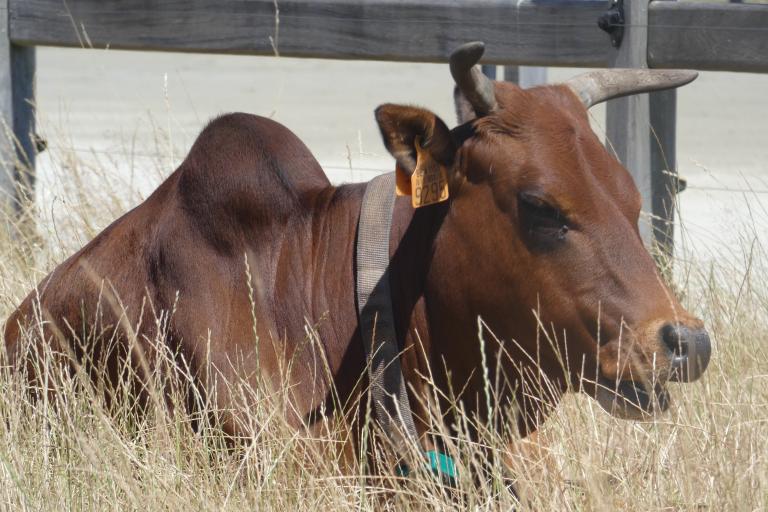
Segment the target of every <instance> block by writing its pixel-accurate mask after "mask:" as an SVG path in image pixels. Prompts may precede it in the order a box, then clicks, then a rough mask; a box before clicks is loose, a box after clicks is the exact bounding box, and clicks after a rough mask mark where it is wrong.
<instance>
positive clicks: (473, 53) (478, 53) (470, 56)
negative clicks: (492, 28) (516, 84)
mask: <svg viewBox="0 0 768 512" xmlns="http://www.w3.org/2000/svg"><path fill="white" fill-rule="evenodd" d="M484 51H485V44H484V43H482V42H480V41H474V42H471V43H466V44H463V45H461V46H459V47H458V48H456V49H455V50H454V51H453V53H451V60H450V66H451V75H453V79H454V81H455V82H456V86H457V87H458V88H459V90H460V91H461V93H462V94H463V95H464V97H465V98H467V101H469V103H470V105H472V108H473V109H474V110H475V114H476V115H478V116H483V115H485V114H488V113H489V112H492V111H493V110H495V109H496V106H497V104H496V95H495V94H494V92H493V82H491V80H490V79H488V77H487V76H485V75H484V74H483V72H482V71H481V70H480V67H479V66H476V65H475V64H477V63H478V62H479V61H480V57H482V56H483V52H484Z"/></svg>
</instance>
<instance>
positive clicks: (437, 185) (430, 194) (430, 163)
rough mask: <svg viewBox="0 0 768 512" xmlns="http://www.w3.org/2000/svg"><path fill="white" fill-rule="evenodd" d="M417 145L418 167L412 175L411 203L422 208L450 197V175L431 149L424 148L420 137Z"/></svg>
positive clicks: (416, 141)
mask: <svg viewBox="0 0 768 512" xmlns="http://www.w3.org/2000/svg"><path fill="white" fill-rule="evenodd" d="M414 145H415V146H416V169H415V170H414V171H413V174H412V175H411V192H412V195H411V204H412V205H413V207H414V208H421V207H422V206H428V205H430V204H434V203H440V202H442V201H445V200H447V199H448V176H447V173H446V170H445V167H443V166H442V165H440V164H439V163H438V162H436V161H435V160H434V159H433V158H432V155H431V154H430V153H429V151H426V150H424V149H422V147H421V144H420V141H419V139H418V138H417V139H416V140H415V141H414Z"/></svg>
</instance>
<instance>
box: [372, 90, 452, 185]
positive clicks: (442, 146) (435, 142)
mask: <svg viewBox="0 0 768 512" xmlns="http://www.w3.org/2000/svg"><path fill="white" fill-rule="evenodd" d="M376 121H377V122H378V123H379V129H380V130H381V136H382V138H383V139H384V145H385V146H386V148H387V150H388V151H389V152H390V153H391V154H392V156H393V157H395V160H397V163H398V165H399V166H400V168H401V169H402V170H403V171H405V172H406V173H407V174H408V175H411V174H413V171H414V170H415V169H416V161H417V148H416V146H417V144H418V145H419V147H420V150H421V151H427V152H428V153H429V156H430V157H431V158H432V159H433V160H435V161H436V162H437V163H439V164H440V165H442V166H443V167H445V168H447V169H450V168H451V166H452V165H453V159H454V156H455V155H456V149H457V148H456V144H455V143H454V141H453V138H452V137H451V132H450V130H449V129H448V127H447V126H446V125H445V123H444V122H443V121H442V120H441V119H440V118H439V117H437V115H435V114H434V113H432V112H430V111H429V110H426V109H423V108H417V107H408V106H403V105H392V104H385V105H381V106H380V107H379V108H377V109H376Z"/></svg>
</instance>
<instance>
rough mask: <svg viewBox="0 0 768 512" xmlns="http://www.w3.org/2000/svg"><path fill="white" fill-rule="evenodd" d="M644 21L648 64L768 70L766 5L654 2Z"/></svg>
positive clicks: (710, 68) (755, 70) (767, 11)
mask: <svg viewBox="0 0 768 512" xmlns="http://www.w3.org/2000/svg"><path fill="white" fill-rule="evenodd" d="M648 22H649V25H650V26H649V27H648V65H649V66H650V67H654V68H690V69H700V70H717V71H750V72H768V6H765V5H755V4H752V5H750V4H703V3H687V2H686V3H680V2H665V1H657V2H652V3H651V4H650V9H649V13H648Z"/></svg>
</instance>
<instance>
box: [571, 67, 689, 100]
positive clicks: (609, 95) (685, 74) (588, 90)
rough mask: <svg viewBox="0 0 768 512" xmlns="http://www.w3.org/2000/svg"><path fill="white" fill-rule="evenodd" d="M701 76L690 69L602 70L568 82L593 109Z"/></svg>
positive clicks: (682, 83)
mask: <svg viewBox="0 0 768 512" xmlns="http://www.w3.org/2000/svg"><path fill="white" fill-rule="evenodd" d="M697 76H699V74H698V73H697V72H696V71H689V70H687V69H601V70H598V71H589V72H587V73H583V74H581V75H578V76H576V77H574V78H571V79H570V80H568V81H567V82H566V85H567V86H568V87H570V88H571V89H572V90H573V92H575V93H576V96H578V97H579V98H581V101H582V103H584V106H585V107H587V108H589V107H591V106H593V105H597V104H598V103H602V102H604V101H607V100H610V99H613V98H619V97H621V96H629V95H630V94H639V93H643V92H651V91H661V90H664V89H672V88H674V87H680V86H681V85H685V84H688V83H690V82H693V81H694V80H695V79H696V77H697Z"/></svg>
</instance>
